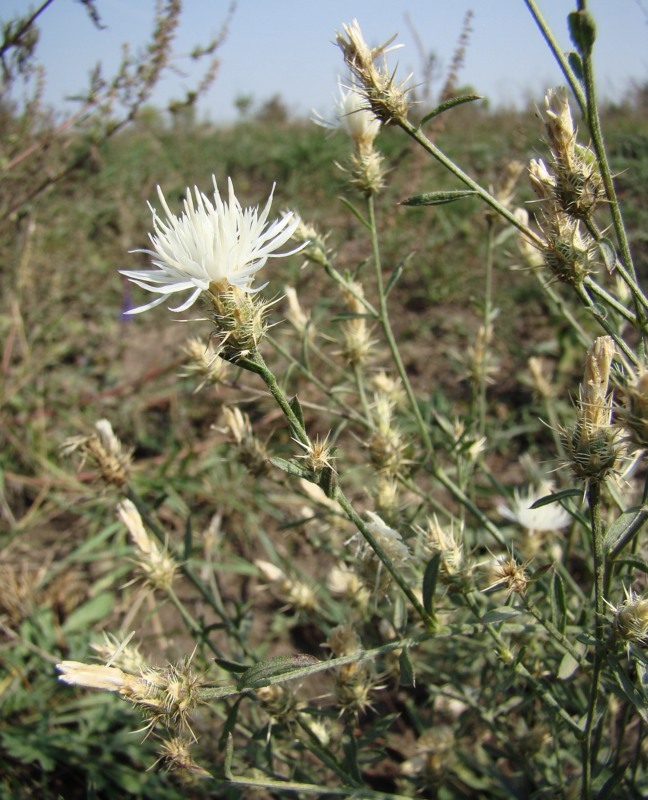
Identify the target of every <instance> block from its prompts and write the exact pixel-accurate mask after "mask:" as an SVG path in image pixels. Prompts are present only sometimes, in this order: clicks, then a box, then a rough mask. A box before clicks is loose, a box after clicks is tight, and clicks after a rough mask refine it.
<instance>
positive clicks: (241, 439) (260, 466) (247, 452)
mask: <svg viewBox="0 0 648 800" xmlns="http://www.w3.org/2000/svg"><path fill="white" fill-rule="evenodd" d="M223 415H224V417H225V425H226V426H227V430H228V432H229V434H230V440H231V441H232V443H233V444H234V445H235V446H236V450H237V458H238V460H239V462H240V463H241V464H243V466H244V467H246V468H247V469H248V471H249V472H250V474H251V475H255V476H259V477H260V476H262V475H267V474H268V472H269V471H270V461H269V460H268V453H267V450H266V448H265V446H264V445H263V444H262V443H261V442H260V441H259V440H258V439H257V437H256V436H255V435H254V431H253V430H252V424H251V423H250V418H249V417H248V415H247V414H245V413H243V412H242V411H241V410H240V408H238V406H232V407H230V406H224V407H223Z"/></svg>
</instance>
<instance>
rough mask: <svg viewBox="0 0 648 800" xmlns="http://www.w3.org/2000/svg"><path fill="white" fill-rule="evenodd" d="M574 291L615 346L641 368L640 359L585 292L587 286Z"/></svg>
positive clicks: (581, 285)
mask: <svg viewBox="0 0 648 800" xmlns="http://www.w3.org/2000/svg"><path fill="white" fill-rule="evenodd" d="M574 291H575V292H576V294H577V295H578V297H579V299H580V300H581V302H582V303H583V305H584V306H585V308H587V309H588V311H589V312H590V313H591V314H592V316H593V317H594V319H596V321H597V322H598V323H599V325H600V326H601V327H602V328H603V330H604V331H605V332H606V333H607V335H608V336H611V337H612V338H613V339H614V342H615V344H616V345H617V347H618V348H619V350H621V351H622V352H623V354H624V355H625V357H626V358H627V359H628V360H629V361H630V362H631V363H632V364H634V365H635V366H637V367H638V366H639V359H638V358H637V356H636V355H635V354H634V353H633V352H632V350H631V349H630V347H629V346H628V345H627V344H626V343H625V342H624V340H623V339H622V338H621V337H620V336H619V334H618V333H617V332H616V331H615V330H614V328H613V327H612V326H611V325H610V323H609V322H608V320H607V319H606V317H605V315H604V314H603V313H602V312H601V309H600V308H597V307H596V304H595V303H594V301H593V300H592V298H591V297H590V296H589V294H588V293H587V291H586V290H585V286H584V285H583V284H577V285H575V286H574Z"/></svg>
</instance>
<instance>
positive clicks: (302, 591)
mask: <svg viewBox="0 0 648 800" xmlns="http://www.w3.org/2000/svg"><path fill="white" fill-rule="evenodd" d="M254 564H255V566H256V567H257V568H258V569H259V570H260V572H261V574H262V575H263V576H264V578H266V580H268V581H269V582H270V583H271V584H272V587H273V589H274V590H275V592H276V594H277V596H278V597H279V598H280V599H281V600H283V601H285V603H286V607H288V608H294V609H296V610H297V611H305V612H306V613H312V612H313V611H314V610H315V609H316V608H317V605H318V602H317V595H316V594H315V591H314V590H313V588H312V586H311V585H310V584H308V583H304V581H301V580H299V579H297V578H293V577H291V576H290V575H287V574H286V573H285V572H284V571H283V570H282V569H281V568H280V567H278V566H277V565H276V564H273V563H271V562H270V561H263V560H262V559H260V558H259V559H256V560H255V562H254Z"/></svg>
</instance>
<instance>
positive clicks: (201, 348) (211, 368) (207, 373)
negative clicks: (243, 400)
mask: <svg viewBox="0 0 648 800" xmlns="http://www.w3.org/2000/svg"><path fill="white" fill-rule="evenodd" d="M183 349H184V352H185V353H186V355H187V363H186V364H185V370H186V372H185V373H184V375H185V376H186V377H189V376H192V375H197V376H198V378H199V379H200V383H199V384H198V386H197V387H196V388H195V389H194V392H199V391H200V390H201V389H203V388H204V387H205V386H216V385H218V384H220V383H223V381H224V380H225V379H226V376H227V371H228V370H227V361H223V359H222V358H221V357H220V356H219V354H218V353H217V352H216V351H215V350H214V348H213V347H212V346H211V344H209V343H208V344H205V343H204V342H203V341H202V340H201V339H199V338H198V337H192V338H191V339H188V340H187V342H186V343H185V346H184V348H183Z"/></svg>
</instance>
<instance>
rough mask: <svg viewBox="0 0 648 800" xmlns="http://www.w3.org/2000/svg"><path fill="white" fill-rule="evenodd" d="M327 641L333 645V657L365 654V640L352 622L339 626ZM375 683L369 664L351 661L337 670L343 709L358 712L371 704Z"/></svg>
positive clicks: (340, 704) (339, 700)
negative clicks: (363, 646)
mask: <svg viewBox="0 0 648 800" xmlns="http://www.w3.org/2000/svg"><path fill="white" fill-rule="evenodd" d="M326 644H327V645H328V647H330V648H331V653H332V655H333V657H334V658H339V657H341V656H354V655H358V656H360V654H361V653H362V650H363V648H362V642H361V641H360V637H359V636H358V634H357V632H356V630H355V629H354V628H353V626H352V625H349V624H345V625H338V626H337V628H333V630H332V631H331V633H330V634H329V637H328V639H327V640H326ZM377 688H378V687H376V686H375V685H374V684H373V680H372V676H371V673H370V669H369V667H368V666H367V664H365V663H363V662H360V661H352V662H351V663H350V664H343V665H342V666H341V667H337V669H336V682H335V694H336V698H337V701H338V704H339V706H340V708H341V709H342V711H343V712H347V713H359V712H362V711H364V710H365V709H366V708H367V707H369V706H370V705H371V701H370V696H371V692H372V691H374V690H375V689H377Z"/></svg>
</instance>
